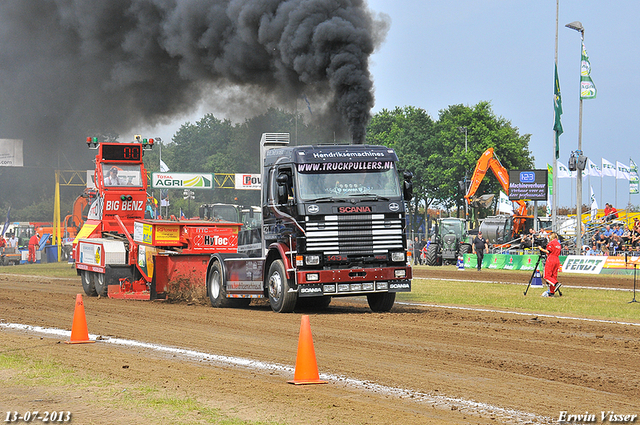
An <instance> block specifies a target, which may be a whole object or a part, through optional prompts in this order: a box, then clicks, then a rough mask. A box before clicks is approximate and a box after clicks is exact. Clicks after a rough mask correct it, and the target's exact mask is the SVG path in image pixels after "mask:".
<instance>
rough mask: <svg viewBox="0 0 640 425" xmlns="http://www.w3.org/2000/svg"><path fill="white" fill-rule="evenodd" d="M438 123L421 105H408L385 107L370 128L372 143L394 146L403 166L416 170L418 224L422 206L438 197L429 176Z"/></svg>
mask: <svg viewBox="0 0 640 425" xmlns="http://www.w3.org/2000/svg"><path fill="white" fill-rule="evenodd" d="M434 126H435V123H434V122H433V119H432V118H431V117H430V116H429V114H428V113H427V112H426V111H425V110H424V109H421V108H415V107H413V106H405V107H404V108H398V107H397V108H395V109H394V110H393V111H389V110H386V109H383V110H382V111H380V112H379V113H377V114H375V115H374V116H373V117H372V119H371V122H370V123H369V127H368V130H367V137H366V141H367V143H370V144H376V145H384V146H388V147H390V148H393V149H394V150H395V151H396V153H397V155H398V159H399V164H398V166H399V168H400V169H401V170H403V171H410V172H411V173H413V199H412V200H411V202H410V203H409V208H410V209H411V212H412V215H413V217H414V223H415V225H416V226H417V225H419V224H418V223H419V222H420V221H419V220H417V218H418V217H419V216H420V213H419V208H420V206H421V205H422V206H424V208H425V209H424V210H425V211H426V209H427V208H428V207H429V205H430V204H431V203H432V202H433V201H434V200H435V197H434V195H435V194H436V192H437V188H436V187H433V186H432V183H431V181H430V179H429V178H428V175H427V171H428V169H429V164H428V161H429V152H430V151H431V150H432V149H433V146H432V145H433V143H434V142H435V137H434V136H435V133H434V128H435V127H434Z"/></svg>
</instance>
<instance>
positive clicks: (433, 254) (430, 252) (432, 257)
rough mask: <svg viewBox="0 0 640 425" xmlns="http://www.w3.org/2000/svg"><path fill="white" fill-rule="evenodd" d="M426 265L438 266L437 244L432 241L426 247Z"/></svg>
mask: <svg viewBox="0 0 640 425" xmlns="http://www.w3.org/2000/svg"><path fill="white" fill-rule="evenodd" d="M426 258H427V266H439V265H440V264H438V244H436V243H432V244H431V245H429V247H428V248H427V255H426Z"/></svg>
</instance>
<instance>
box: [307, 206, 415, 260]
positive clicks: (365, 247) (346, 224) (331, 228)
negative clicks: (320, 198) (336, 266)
mask: <svg viewBox="0 0 640 425" xmlns="http://www.w3.org/2000/svg"><path fill="white" fill-rule="evenodd" d="M308 220H309V221H307V222H305V227H306V229H305V230H306V233H307V251H317V252H322V253H323V254H325V255H337V254H340V255H349V254H357V255H366V254H382V253H387V252H389V251H397V250H402V249H403V244H402V238H403V231H402V220H401V216H400V215H399V214H389V215H385V214H358V215H356V214H354V215H327V216H320V217H318V216H315V217H308ZM312 220H313V221H312Z"/></svg>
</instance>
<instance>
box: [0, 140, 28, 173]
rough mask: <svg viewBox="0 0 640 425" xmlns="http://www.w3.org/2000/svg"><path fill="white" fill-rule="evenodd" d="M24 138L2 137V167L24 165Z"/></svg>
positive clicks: (0, 162) (0, 155)
mask: <svg viewBox="0 0 640 425" xmlns="http://www.w3.org/2000/svg"><path fill="white" fill-rule="evenodd" d="M23 165H24V164H23V163H22V140H20V139H0V167H22V166H23Z"/></svg>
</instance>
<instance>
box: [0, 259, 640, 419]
mask: <svg viewBox="0 0 640 425" xmlns="http://www.w3.org/2000/svg"><path fill="white" fill-rule="evenodd" d="M416 275H418V276H420V275H424V276H428V277H447V278H455V279H459V278H461V277H462V276H461V274H460V273H456V272H455V270H454V271H452V270H451V269H448V270H445V269H433V268H429V269H428V270H425V269H424V268H418V269H417V270H416ZM480 276H482V277H484V278H486V279H488V280H499V281H508V280H509V279H513V278H514V274H509V273H508V272H507V273H486V274H483V273H482V272H481V273H477V272H473V271H469V272H465V274H464V278H467V279H479V278H480ZM519 280H522V279H521V278H520V279H519ZM562 280H563V283H564V284H565V285H572V284H580V285H592V286H606V285H610V284H616V285H622V286H624V285H627V283H623V282H625V281H624V280H620V281H618V283H616V282H615V281H614V282H613V283H612V281H613V280H611V279H606V278H596V279H593V278H591V279H587V278H584V277H577V278H575V281H573V277H570V276H568V275H565V277H564V278H563V279H562ZM414 285H428V280H420V279H417V280H415V281H414ZM80 292H82V289H81V284H80V281H79V279H73V280H65V279H41V280H39V281H36V282H34V281H33V279H31V278H26V277H9V276H6V275H0V320H1V321H2V322H3V323H4V324H8V323H18V324H27V325H32V326H41V327H44V328H59V329H66V330H70V328H71V322H72V316H73V307H74V301H75V295H76V294H77V293H80ZM84 303H85V310H86V318H87V323H88V327H89V332H90V333H91V334H96V335H100V336H102V337H104V338H122V339H127V340H136V341H143V342H146V343H150V344H159V345H162V346H171V347H179V348H184V349H189V350H194V351H196V352H200V353H208V354H213V355H219V356H229V357H233V358H243V359H251V360H256V361H261V362H265V363H267V364H270V365H271V364H276V365H286V366H290V367H291V368H292V367H293V366H294V365H295V361H296V349H297V342H298V335H299V330H300V316H301V315H300V314H299V313H294V314H275V313H272V312H271V311H270V309H269V308H268V307H267V305H266V304H264V303H258V305H253V306H252V307H250V308H249V309H239V310H234V309H223V310H219V309H213V308H211V307H208V306H205V305H188V304H186V303H177V304H171V303H166V302H139V301H123V300H111V299H97V298H89V297H84ZM309 314H310V315H311V317H310V320H311V327H312V332H313V339H314V345H315V351H316V356H317V361H318V366H319V370H320V373H321V374H331V375H332V376H333V377H335V376H338V377H342V378H350V379H353V380H358V382H355V383H354V382H353V381H349V382H348V381H346V380H345V379H339V378H338V379H330V382H329V384H327V385H315V386H305V387H298V386H293V385H290V384H287V382H286V381H287V380H289V379H292V377H293V375H292V373H291V372H290V371H286V370H285V371H282V369H278V368H276V369H267V370H265V369H261V368H256V367H249V368H246V367H241V366H231V365H229V364H224V363H216V362H215V361H209V360H206V359H205V360H193V359H186V358H184V357H182V356H180V355H175V354H166V353H163V352H159V351H157V350H154V349H151V348H126V347H121V346H118V345H115V344H109V343H106V342H105V341H101V342H98V343H95V344H85V345H73V346H72V345H67V344H60V343H59V341H60V340H61V339H65V338H64V337H53V336H45V337H43V338H42V339H41V337H40V336H39V335H36V334H33V333H25V332H21V331H16V330H12V329H7V328H6V327H4V328H2V327H0V351H2V352H9V351H10V350H14V351H18V352H25V353H26V354H29V355H30V356H36V357H40V358H47V359H54V360H55V361H57V362H60V363H62V364H63V365H69V366H75V367H78V368H79V369H81V370H82V371H85V372H86V373H87V375H89V376H95V377H102V378H105V379H108V380H111V381H114V382H117V383H119V384H121V385H122V386H123V387H127V388H130V387H131V386H135V385H139V384H141V383H144V384H145V385H150V386H157V387H159V388H163V389H164V390H165V391H167V392H168V393H170V394H175V395H177V396H179V397H192V398H195V399H197V400H198V401H200V402H201V403H203V404H204V405H206V406H210V407H216V408H220V409H221V410H222V411H223V412H225V413H226V414H229V415H231V416H237V417H240V418H242V419H247V420H256V421H277V422H281V423H289V424H425V423H433V424H446V423H450V424H464V423H473V424H476V423H480V424H495V423H531V422H532V423H551V422H554V421H555V420H557V418H558V415H559V413H560V412H561V411H567V412H568V414H584V412H586V411H588V412H589V413H593V414H596V415H597V418H598V421H600V412H601V411H605V412H606V411H615V412H616V413H617V414H640V397H639V396H638V394H640V371H639V370H638V368H639V366H638V365H640V326H633V325H629V324H614V323H601V322H587V321H576V320H564V319H563V320H558V319H550V318H546V317H542V316H540V317H538V316H536V315H533V314H532V315H530V316H529V315H525V316H516V315H509V314H503V313H500V314H494V313H487V312H476V311H460V310H454V309H441V308H429V307H420V306H416V307H414V306H411V307H409V306H403V305H396V306H395V307H394V309H393V311H392V313H390V314H374V313H371V312H370V310H369V309H368V308H367V306H366V302H362V300H359V299H342V300H334V301H333V302H332V304H331V306H330V307H329V309H327V310H326V311H325V312H322V313H309ZM7 373H9V372H3V371H2V370H0V378H1V379H3V381H0V382H3V384H4V383H5V382H6V383H8V385H9V387H8V388H7V389H6V390H3V391H2V395H1V396H0V412H5V411H9V410H18V411H24V410H27V409H34V408H35V407H38V408H40V410H53V409H55V410H69V411H71V412H73V417H74V419H75V421H74V423H83V424H85V423H95V424H111V423H159V424H164V423H170V422H169V421H167V420H166V419H164V418H163V415H162V414H161V413H157V414H156V415H154V416H152V417H149V416H148V414H146V413H144V412H142V411H138V410H135V409H130V408H129V409H128V408H125V407H122V406H120V405H119V404H118V403H117V402H114V403H112V405H111V406H107V407H105V406H104V405H103V404H99V403H98V404H96V403H97V400H98V399H100V398H101V397H102V396H103V395H101V394H100V390H99V389H97V388H96V389H92V388H89V389H86V388H85V389H78V390H73V389H69V388H65V389H64V390H56V389H54V388H46V387H43V388H33V389H30V390H25V388H24V387H22V386H21V385H20V384H19V383H16V384H15V385H12V384H11V382H12V381H11V379H10V377H9V379H7ZM362 381H366V382H367V383H369V384H367V385H360V384H363V382H362ZM359 383H360V384H359ZM372 384H378V385H380V386H378V387H373V385H372ZM363 386H368V388H364V387H363ZM393 389H403V390H406V392H405V393H403V395H401V396H398V395H397V394H393V393H392V390H393ZM111 397H114V400H116V401H117V399H118V397H120V396H119V395H118V394H114V395H111ZM43 400H44V402H43ZM43 403H44V404H45V405H43ZM96 405H97V406H99V407H98V408H96ZM199 420H200V419H199V418H198V416H197V414H196V413H193V412H192V414H191V416H187V418H186V419H185V423H199ZM171 423H172V422H171Z"/></svg>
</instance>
